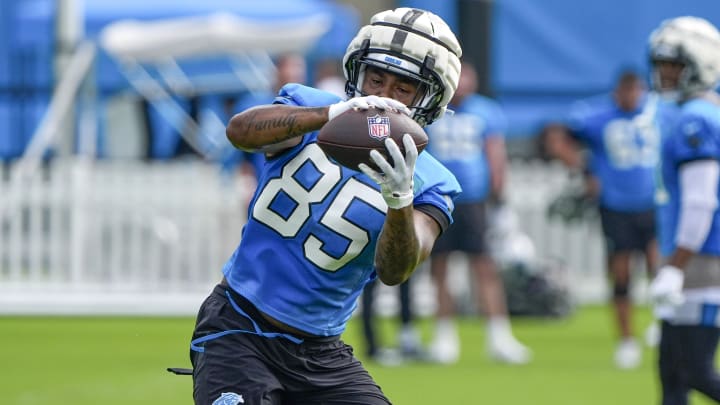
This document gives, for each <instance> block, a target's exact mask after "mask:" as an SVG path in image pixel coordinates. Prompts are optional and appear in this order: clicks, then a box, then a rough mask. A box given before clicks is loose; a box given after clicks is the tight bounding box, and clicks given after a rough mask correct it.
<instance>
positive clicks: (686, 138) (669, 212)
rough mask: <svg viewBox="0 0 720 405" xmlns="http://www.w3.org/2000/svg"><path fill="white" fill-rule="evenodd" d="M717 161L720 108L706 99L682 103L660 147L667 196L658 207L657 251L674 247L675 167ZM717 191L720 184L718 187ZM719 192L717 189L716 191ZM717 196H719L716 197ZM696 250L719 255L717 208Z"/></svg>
mask: <svg viewBox="0 0 720 405" xmlns="http://www.w3.org/2000/svg"><path fill="white" fill-rule="evenodd" d="M704 159H714V160H720V107H718V106H717V105H716V104H713V103H711V102H709V101H707V100H702V99H695V100H692V101H689V102H687V103H685V104H684V105H683V106H682V107H681V110H680V116H679V118H678V120H677V123H676V124H675V125H674V126H673V130H672V132H671V133H670V135H669V136H668V137H667V139H666V140H665V141H664V142H663V148H662V180H663V184H662V187H663V190H664V191H665V194H666V196H667V199H666V201H664V202H665V203H664V204H663V205H662V206H661V207H660V210H659V214H660V221H661V222H660V223H661V226H660V233H659V236H660V237H659V239H660V250H661V253H662V255H663V256H669V255H670V254H672V252H673V251H674V250H675V247H676V246H675V233H676V230H677V226H678V220H679V215H680V198H681V196H680V189H679V168H680V166H681V165H682V164H683V163H687V162H692V161H695V160H704ZM718 190H720V187H719V188H718ZM719 193H720V192H719ZM718 198H720V196H718ZM699 253H701V254H706V255H714V256H720V210H718V209H716V210H715V214H714V216H713V221H712V226H711V228H710V232H709V233H708V237H707V239H706V240H705V243H704V244H703V245H702V247H701V248H700V250H699Z"/></svg>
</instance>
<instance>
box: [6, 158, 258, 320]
mask: <svg viewBox="0 0 720 405" xmlns="http://www.w3.org/2000/svg"><path fill="white" fill-rule="evenodd" d="M6 170H7V169H6ZM44 173H45V175H43V176H40V175H38V176H34V178H33V180H32V181H28V182H23V184H22V185H21V186H20V187H14V188H13V185H12V184H9V183H8V182H7V181H5V182H0V196H1V197H0V198H1V200H2V205H0V213H2V212H4V213H5V215H4V216H0V219H2V221H0V313H25V314H26V313H161V314H173V313H183V314H184V313H190V312H192V311H195V310H196V309H197V306H198V304H199V301H198V300H199V299H201V298H202V296H204V295H205V294H206V293H207V292H208V290H209V288H210V286H211V285H212V284H213V283H215V282H217V281H218V277H219V271H220V268H221V267H222V264H223V263H224V261H225V259H226V258H227V257H228V256H229V255H230V253H231V252H232V249H233V247H234V246H235V244H236V242H237V241H238V240H239V237H240V229H241V227H242V224H243V221H244V218H245V208H244V203H245V200H244V196H246V195H247V192H246V191H245V192H244V190H243V187H242V183H241V182H239V181H237V179H235V180H233V179H223V178H221V177H220V176H219V175H218V171H217V167H216V166H212V165H206V164H202V163H198V162H193V163H190V162H183V163H172V164H164V163H155V164H148V163H138V162H133V163H125V164H124V163H103V162H98V163H93V164H92V166H89V165H87V164H84V163H82V162H65V163H59V164H54V165H53V166H52V167H49V168H46V170H45V172H44ZM9 177H10V176H9V173H7V172H6V173H4V175H3V176H2V178H3V179H8V178H9Z"/></svg>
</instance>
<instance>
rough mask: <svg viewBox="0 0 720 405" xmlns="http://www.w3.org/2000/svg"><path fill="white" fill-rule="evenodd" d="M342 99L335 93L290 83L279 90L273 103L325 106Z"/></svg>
mask: <svg viewBox="0 0 720 405" xmlns="http://www.w3.org/2000/svg"><path fill="white" fill-rule="evenodd" d="M339 101H341V99H340V97H338V96H336V95H335V94H332V93H328V92H326V91H323V90H318V89H315V88H313V87H308V86H304V85H302V84H297V83H290V84H286V85H285V86H283V87H282V88H281V89H280V91H279V92H278V95H277V97H275V100H274V101H273V104H285V105H293V106H299V107H325V106H328V105H330V104H335V103H337V102H339Z"/></svg>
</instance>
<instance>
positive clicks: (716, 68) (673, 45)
mask: <svg viewBox="0 0 720 405" xmlns="http://www.w3.org/2000/svg"><path fill="white" fill-rule="evenodd" d="M649 42H650V43H649V45H650V63H651V66H652V81H653V87H654V88H655V89H656V90H658V91H660V92H665V91H666V90H669V89H663V88H662V86H661V82H660V77H659V72H658V69H657V65H656V63H657V62H663V61H665V62H675V63H680V64H682V65H684V68H683V70H682V73H681V75H680V80H679V82H678V84H677V88H675V89H672V90H671V91H672V92H675V93H677V96H679V97H681V98H687V97H688V96H692V95H694V94H697V93H701V92H705V91H708V90H711V89H714V88H715V86H716V85H717V83H718V80H719V79H720V33H718V30H717V28H715V26H714V25H712V24H711V23H709V22H708V21H706V20H704V19H702V18H698V17H690V16H685V17H677V18H672V19H669V20H665V21H663V22H662V24H660V26H659V27H658V28H657V29H655V31H653V32H652V34H650V41H649Z"/></svg>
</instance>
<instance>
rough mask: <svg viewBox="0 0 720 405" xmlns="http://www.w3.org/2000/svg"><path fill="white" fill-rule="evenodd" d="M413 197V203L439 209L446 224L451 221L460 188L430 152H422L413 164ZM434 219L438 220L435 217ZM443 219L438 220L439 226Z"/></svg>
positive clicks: (452, 176)
mask: <svg viewBox="0 0 720 405" xmlns="http://www.w3.org/2000/svg"><path fill="white" fill-rule="evenodd" d="M414 188H415V199H414V200H413V205H415V206H422V205H430V206H433V207H435V208H437V209H439V210H440V211H441V212H442V214H443V215H444V216H445V220H446V221H447V224H451V223H452V211H453V209H454V208H455V204H454V201H455V199H456V198H457V196H458V195H459V194H460V192H461V191H462V189H461V188H460V184H459V183H458V181H457V179H456V178H455V176H454V175H453V174H452V173H451V172H450V171H449V170H448V169H447V168H445V166H443V165H442V164H440V162H438V161H437V160H436V159H435V158H434V157H433V156H432V155H430V153H428V152H422V153H420V155H419V156H418V160H417V163H416V165H415V176H414ZM436 220H438V219H437V218H436ZM443 222H444V221H441V220H438V223H439V224H440V226H441V228H442V225H443Z"/></svg>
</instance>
